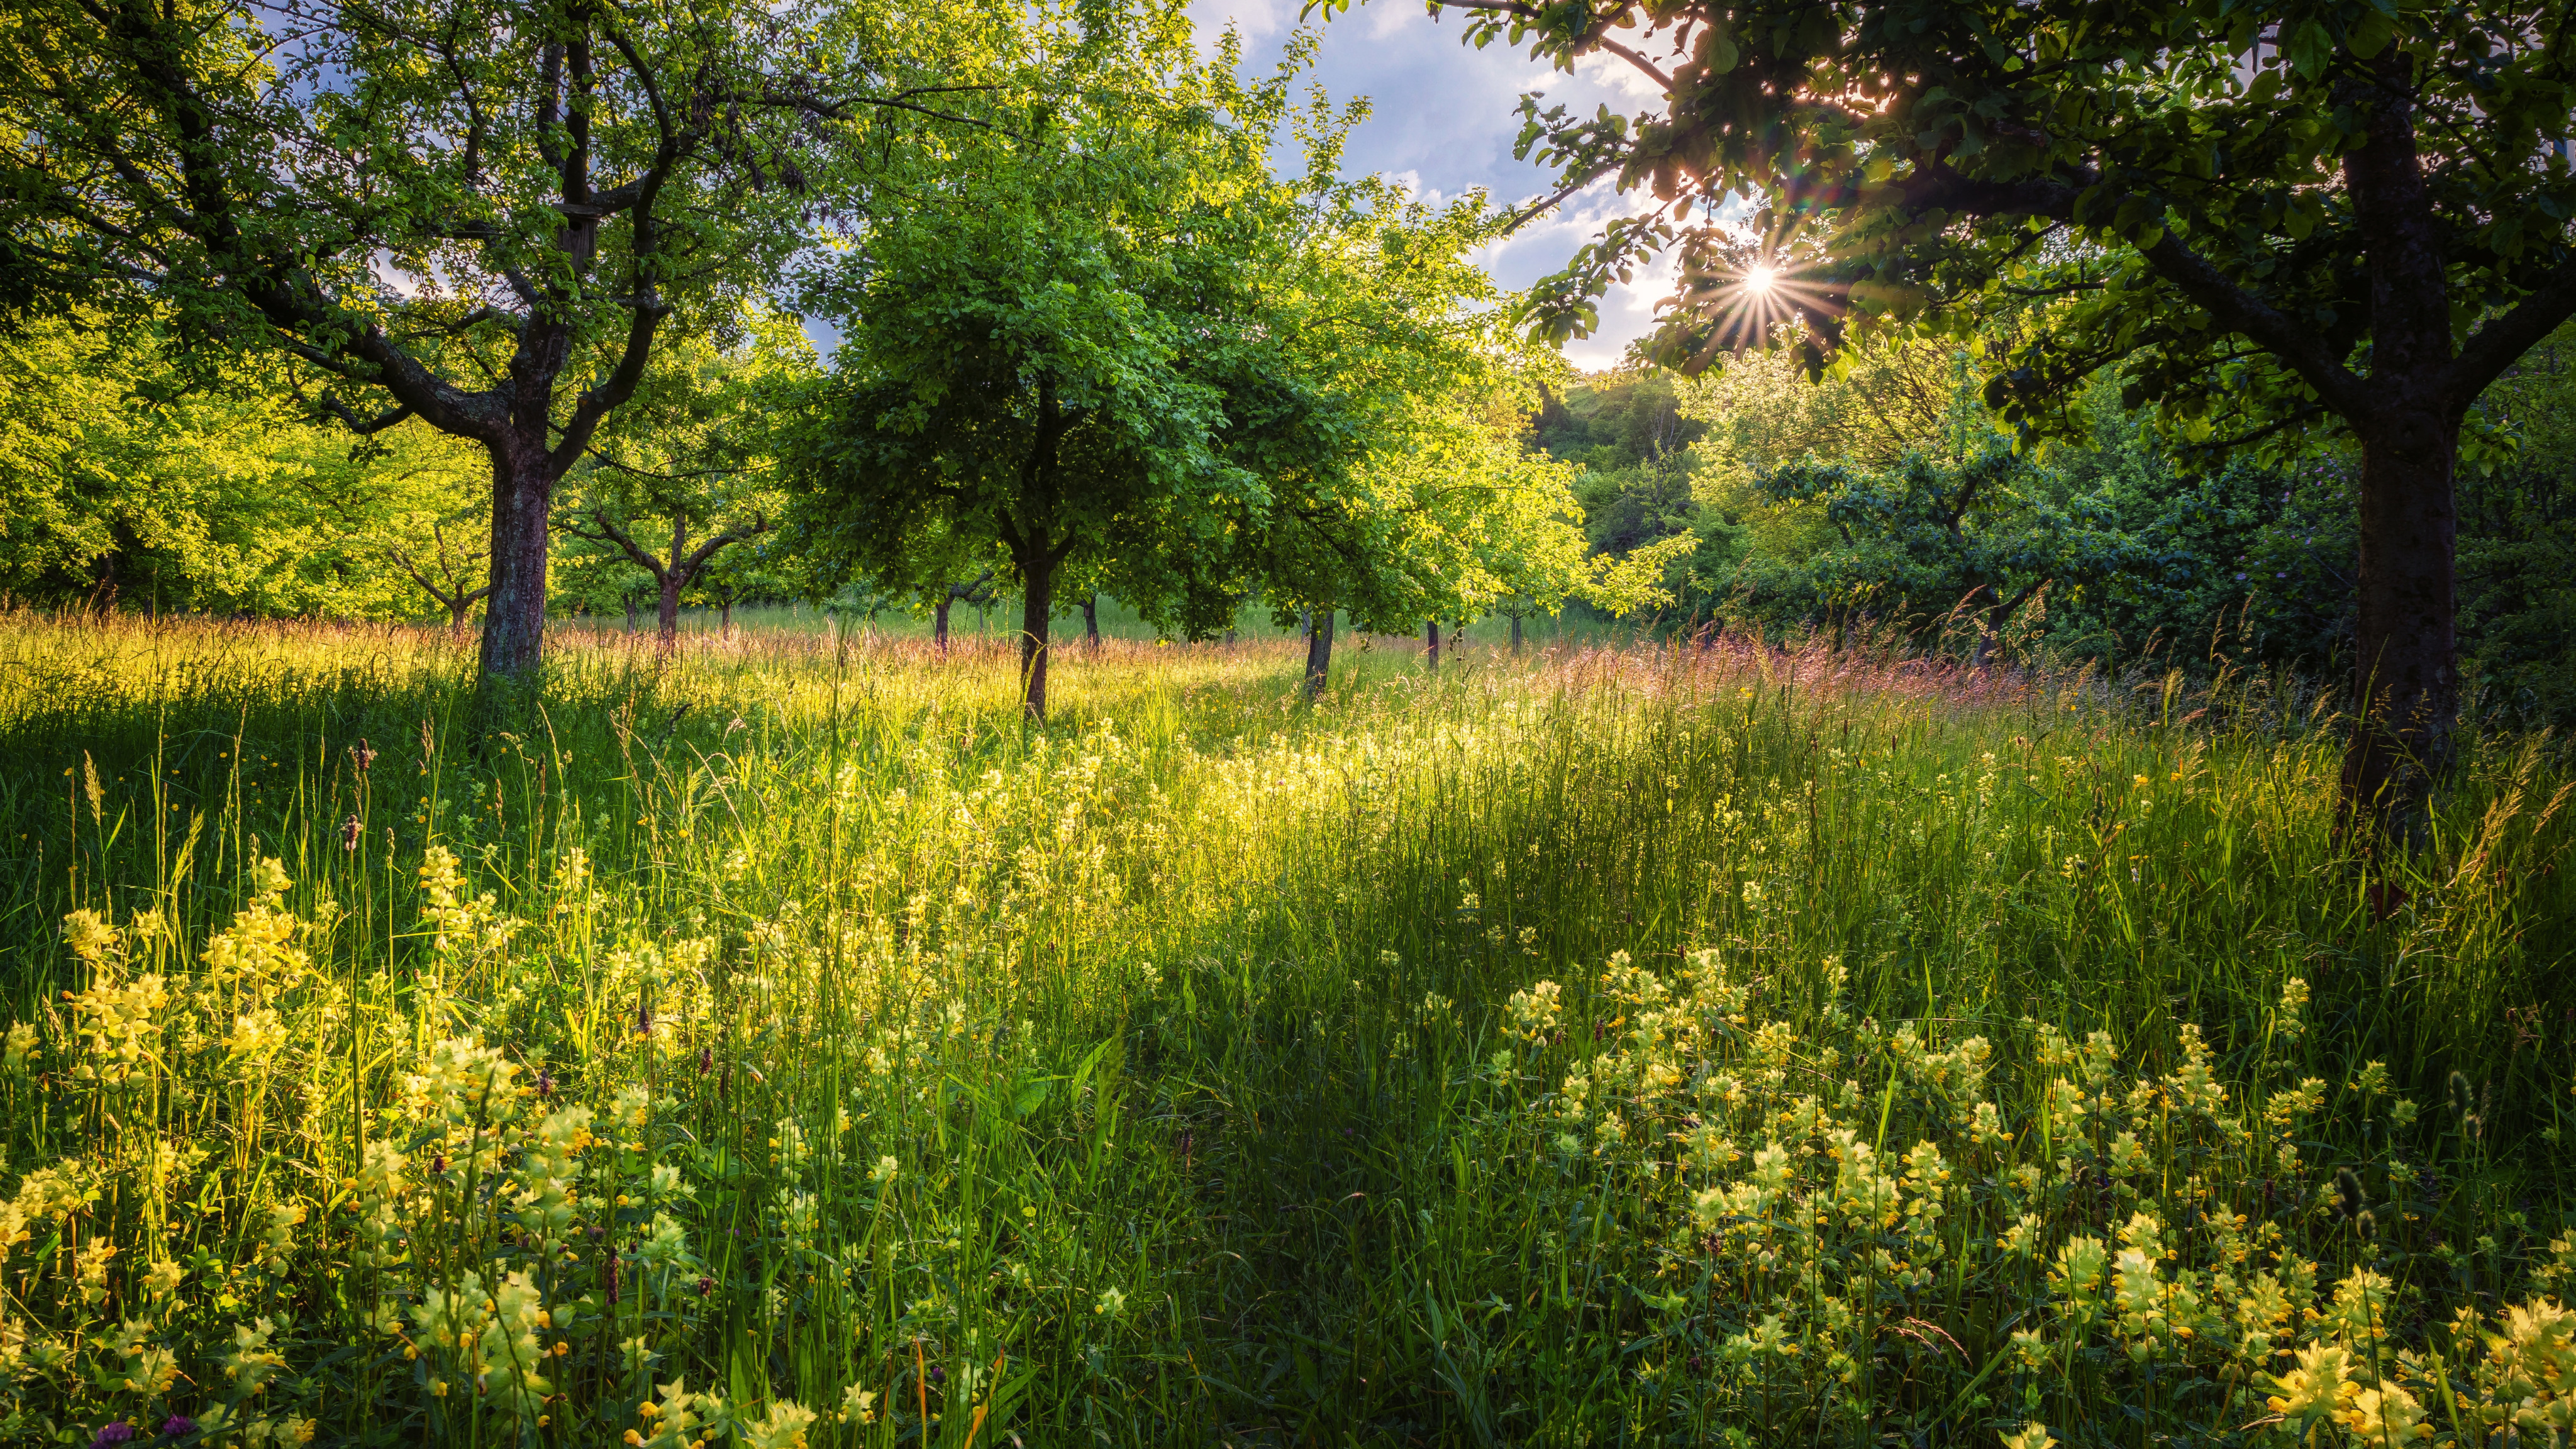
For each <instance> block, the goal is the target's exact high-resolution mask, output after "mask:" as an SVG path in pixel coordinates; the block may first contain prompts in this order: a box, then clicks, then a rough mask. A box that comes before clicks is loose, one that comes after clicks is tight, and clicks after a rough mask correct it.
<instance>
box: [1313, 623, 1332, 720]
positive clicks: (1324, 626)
mask: <svg viewBox="0 0 2576 1449" xmlns="http://www.w3.org/2000/svg"><path fill="white" fill-rule="evenodd" d="M1313 625H1314V627H1313V628H1312V629H1311V630H1310V631H1309V632H1308V633H1307V635H1306V697H1307V698H1308V699H1319V698H1321V697H1322V696H1323V693H1324V688H1325V686H1326V685H1328V684H1330V683H1332V678H1333V611H1332V610H1330V609H1326V610H1324V611H1323V612H1322V613H1321V614H1320V615H1318V616H1316V617H1315V619H1314V620H1313Z"/></svg>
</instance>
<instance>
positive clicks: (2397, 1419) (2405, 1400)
mask: <svg viewBox="0 0 2576 1449" xmlns="http://www.w3.org/2000/svg"><path fill="white" fill-rule="evenodd" d="M2335 1418H2336V1420H2337V1421H2338V1422H2340V1423H2341V1424H2342V1425H2343V1426H2344V1427H2345V1428H2347V1429H2350V1430H2351V1431H2352V1432H2353V1435H2354V1436H2355V1437H2356V1438H2358V1439H2360V1440H2361V1442H2362V1443H2363V1444H2365V1445H2368V1446H2370V1449H2382V1446H2385V1449H2403V1446H2405V1445H2408V1444H2420V1443H2423V1442H2425V1441H2427V1440H2430V1439H2431V1438H2432V1437H2433V1426H2432V1425H2430V1424H2427V1423H2425V1422H2424V1406H2423V1405H2422V1404H2420V1403H2418V1402H2416V1399H2415V1396H2414V1395H2413V1394H2410V1393H2408V1392H2407V1391H2406V1390H2405V1389H2404V1388H2403V1387H2401V1386H2400V1385H2398V1384H2397V1383H2396V1382H2395V1381H2393V1380H2389V1379H2381V1380H2380V1381H2379V1387H2377V1388H2372V1389H2363V1390H2362V1391H2361V1392H2360V1393H2358V1394H2355V1395H2353V1398H2352V1407H2351V1408H2349V1409H2346V1410H2344V1411H2343V1412H2342V1413H2340V1414H2337V1415H2336V1416H2335Z"/></svg>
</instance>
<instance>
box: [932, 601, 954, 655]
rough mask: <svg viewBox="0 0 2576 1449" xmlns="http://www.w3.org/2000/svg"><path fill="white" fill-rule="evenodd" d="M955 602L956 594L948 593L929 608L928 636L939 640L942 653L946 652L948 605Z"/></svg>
mask: <svg viewBox="0 0 2576 1449" xmlns="http://www.w3.org/2000/svg"><path fill="white" fill-rule="evenodd" d="M952 587H953V586H952ZM956 602H957V596H956V595H955V594H950V595H949V596H948V597H946V598H944V599H941V600H940V601H939V602H938V603H936V604H933V605H932V606H931V608H930V619H931V623H930V637H931V638H933V639H936V640H938V641H939V652H940V653H942V654H945V653H947V652H948V606H949V605H951V604H954V603H956Z"/></svg>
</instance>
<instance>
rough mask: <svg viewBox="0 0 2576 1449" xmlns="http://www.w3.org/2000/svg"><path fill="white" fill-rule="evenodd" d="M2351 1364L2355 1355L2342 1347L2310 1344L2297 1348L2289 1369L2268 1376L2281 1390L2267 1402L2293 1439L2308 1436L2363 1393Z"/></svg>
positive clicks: (2265, 1401)
mask: <svg viewBox="0 0 2576 1449" xmlns="http://www.w3.org/2000/svg"><path fill="white" fill-rule="evenodd" d="M2352 1367H2353V1365H2352V1355H2351V1353H2349V1352H2348V1351H2347V1350H2345V1349H2343V1348H2342V1347H2340V1346H2337V1345H2334V1344H2324V1343H2319V1344H2311V1345H2309V1346H2308V1347H2306V1348H2303V1349H2300V1350H2299V1351H2298V1362H2297V1364H2296V1366H2294V1367H2293V1368H2291V1369H2290V1371H2289V1372H2287V1373H2284V1374H2268V1375H2265V1377H2267V1378H2270V1379H2271V1381H2272V1386H2273V1387H2274V1388H2276V1389H2278V1390H2280V1392H2279V1393H2276V1394H2274V1395H2272V1396H2271V1397H2270V1398H2268V1399H2266V1400H2264V1403H2265V1405H2266V1406H2267V1407H2269V1408H2270V1409H2271V1411H2272V1412H2273V1413H2275V1414H2278V1415H2280V1416H2281V1426H2282V1428H2284V1429H2285V1430H2287V1431H2288V1432H2289V1434H2290V1436H2291V1437H2292V1438H2294V1439H2301V1438H2305V1437H2307V1433H2308V1431H2309V1430H2310V1429H2312V1428H2314V1427H2316V1425H2317V1424H2318V1423H2319V1422H2321V1421H2323V1420H2324V1419H2326V1418H2327V1417H2329V1416H2331V1415H2333V1414H2335V1413H2336V1412H2337V1411H2338V1410H2340V1409H2342V1408H2343V1407H2344V1404H2345V1403H2346V1402H2347V1401H2348V1400H2351V1399H2352V1398H2354V1397H2355V1396H2357V1395H2358V1394H2359V1393H2360V1392H2361V1385H2359V1384H2357V1383H2354V1382H2353V1381H2352Z"/></svg>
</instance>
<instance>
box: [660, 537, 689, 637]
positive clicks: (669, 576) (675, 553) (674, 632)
mask: <svg viewBox="0 0 2576 1449" xmlns="http://www.w3.org/2000/svg"><path fill="white" fill-rule="evenodd" d="M688 552H689V520H688V517H687V515H685V514H683V515H682V516H680V517H679V518H676V519H673V520H672V521H671V557H672V558H673V559H674V560H677V559H681V558H685V557H687V556H688ZM688 581H689V580H688V576H687V575H685V574H683V573H681V572H680V571H679V570H678V569H676V568H674V569H667V570H664V571H663V572H662V577H661V580H660V582H661V585H662V594H661V600H660V603H659V605H658V606H657V607H656V608H655V610H654V612H653V622H654V625H655V627H656V629H657V630H658V631H659V632H660V634H661V638H662V652H663V653H665V654H675V653H677V652H679V648H680V588H681V586H682V585H684V584H686V583H688Z"/></svg>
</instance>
